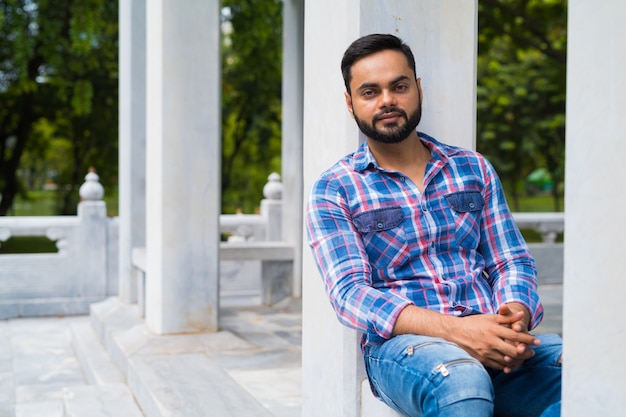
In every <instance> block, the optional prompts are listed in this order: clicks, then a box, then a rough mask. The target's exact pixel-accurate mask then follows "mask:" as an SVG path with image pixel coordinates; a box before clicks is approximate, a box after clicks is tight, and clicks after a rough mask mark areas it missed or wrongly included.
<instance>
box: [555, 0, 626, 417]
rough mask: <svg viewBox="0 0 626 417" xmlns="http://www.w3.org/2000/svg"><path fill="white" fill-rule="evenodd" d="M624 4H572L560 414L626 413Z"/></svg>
mask: <svg viewBox="0 0 626 417" xmlns="http://www.w3.org/2000/svg"><path fill="white" fill-rule="evenodd" d="M625 15H626V3H625V2H623V1H621V0H606V1H602V2H589V1H586V0H570V1H569V3H568V51H567V58H568V62H567V112H566V121H567V130H566V133H567V136H566V139H567V145H566V158H565V160H566V164H565V167H566V172H565V241H564V245H565V253H564V263H565V266H564V275H565V277H564V294H563V307H564V309H563V313H564V314H563V318H564V320H563V337H564V374H563V415H564V416H591V415H593V416H621V415H623V414H624V410H625V409H626V396H625V395H624V392H626V379H625V378H624V375H626V357H625V356H624V343H625V342H626V322H625V321H624V320H623V317H622V315H621V310H620V307H621V305H622V298H623V297H624V294H626V280H624V278H623V276H622V274H623V271H624V267H623V264H622V263H621V260H622V259H623V257H624V243H623V239H624V234H626V216H624V207H625V205H626V194H624V182H625V181H626V165H625V164H624V155H626V140H625V137H626V116H625V115H626V71H625V70H624V63H626V26H624V24H623V17H624V16H625Z"/></svg>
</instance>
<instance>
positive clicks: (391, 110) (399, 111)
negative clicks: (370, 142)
mask: <svg viewBox="0 0 626 417" xmlns="http://www.w3.org/2000/svg"><path fill="white" fill-rule="evenodd" d="M389 113H397V114H399V115H400V116H402V117H404V118H405V119H407V120H408V119H409V117H408V116H407V114H406V112H405V111H404V110H402V109H400V108H398V107H390V108H388V109H385V110H382V111H380V112H378V113H376V114H375V115H374V117H372V121H373V122H374V123H376V122H377V121H378V120H379V119H380V118H381V117H383V116H385V115H387V114H389Z"/></svg>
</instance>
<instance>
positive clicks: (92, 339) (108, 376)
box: [71, 321, 126, 385]
mask: <svg viewBox="0 0 626 417" xmlns="http://www.w3.org/2000/svg"><path fill="white" fill-rule="evenodd" d="M71 332H72V344H73V346H74V352H75V353H76V357H77V358H78V362H79V363H80V366H81V368H82V370H83V373H84V375H85V379H86V380H87V383H89V384H92V385H105V384H125V383H126V378H125V377H124V374H123V373H122V372H121V371H120V369H119V368H118V367H117V366H116V365H115V363H113V360H112V359H111V357H110V356H109V354H108V353H107V351H106V350H105V349H104V346H103V345H102V343H101V342H100V340H99V339H98V337H97V335H96V332H95V330H94V329H93V327H92V325H91V323H90V322H88V321H84V322H79V323H72V325H71Z"/></svg>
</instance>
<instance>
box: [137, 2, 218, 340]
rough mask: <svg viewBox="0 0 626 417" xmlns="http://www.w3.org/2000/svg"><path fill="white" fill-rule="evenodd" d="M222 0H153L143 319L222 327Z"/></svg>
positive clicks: (161, 326)
mask: <svg viewBox="0 0 626 417" xmlns="http://www.w3.org/2000/svg"><path fill="white" fill-rule="evenodd" d="M219 16H220V2H219V1H218V0H195V1H194V0H184V1H181V0H153V1H149V2H147V46H148V47H147V108H146V112H147V119H146V120H147V127H146V131H147V143H146V156H147V163H146V165H147V180H146V202H147V210H146V219H147V223H146V289H145V291H146V323H147V324H148V326H149V327H150V329H151V330H153V331H155V332H157V333H159V334H169V333H180V332H199V331H216V330H217V326H218V309H219V305H218V295H219V291H218V287H219V214H220V205H221V199H220V188H221V187H220V155H221V146H220V142H221V140H220V89H221V84H220V47H219V45H220V30H219Z"/></svg>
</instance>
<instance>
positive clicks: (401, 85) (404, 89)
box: [396, 84, 409, 92]
mask: <svg viewBox="0 0 626 417" xmlns="http://www.w3.org/2000/svg"><path fill="white" fill-rule="evenodd" d="M408 88H409V87H408V86H406V85H404V84H400V85H397V86H396V91H400V92H404V91H406V90H408Z"/></svg>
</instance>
